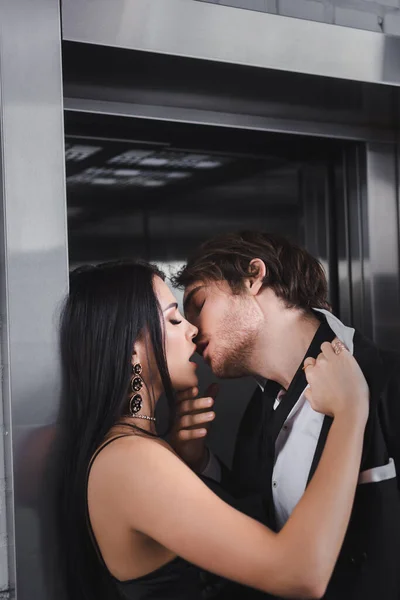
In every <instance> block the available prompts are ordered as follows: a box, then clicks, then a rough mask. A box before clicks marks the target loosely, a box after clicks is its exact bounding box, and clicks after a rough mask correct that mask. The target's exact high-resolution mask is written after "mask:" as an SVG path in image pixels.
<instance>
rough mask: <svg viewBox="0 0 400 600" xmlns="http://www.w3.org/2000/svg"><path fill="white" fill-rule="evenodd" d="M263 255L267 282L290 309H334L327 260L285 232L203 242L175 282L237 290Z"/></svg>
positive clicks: (231, 235)
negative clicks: (322, 261) (225, 285)
mask: <svg viewBox="0 0 400 600" xmlns="http://www.w3.org/2000/svg"><path fill="white" fill-rule="evenodd" d="M255 258H260V259H261V260H262V261H263V262H264V263H265V266H266V268H267V272H266V275H265V278H264V281H263V284H264V286H266V287H270V288H271V289H272V290H273V291H274V292H275V294H276V295H277V296H278V298H281V299H282V300H283V301H284V302H285V305H286V306H287V307H288V308H301V309H304V310H307V311H309V310H310V309H311V308H312V307H314V308H325V309H328V310H330V306H329V303H328V300H327V295H328V284H327V280H326V276H325V272H324V270H323V268H322V265H321V264H320V263H319V262H318V260H317V259H316V258H314V257H313V256H311V254H310V253H309V252H307V250H304V249H303V248H300V247H299V246H297V245H296V244H293V243H292V242H290V241H289V240H287V239H285V238H284V237H280V236H277V235H272V234H269V233H263V232H261V231H243V232H240V233H224V234H221V235H218V236H216V237H214V238H212V239H211V240H208V241H207V242H205V243H203V244H202V245H201V246H200V247H199V248H198V249H197V250H196V252H195V253H194V255H193V256H192V257H191V258H190V259H189V261H188V263H187V265H186V266H185V267H183V269H181V271H179V273H178V274H177V275H176V276H175V277H174V278H173V283H174V285H175V286H176V287H187V286H188V285H191V284H193V283H194V282H196V281H203V282H210V281H224V280H225V281H227V282H228V283H229V285H230V287H231V289H232V291H233V293H235V294H239V293H241V291H242V290H243V289H244V280H245V279H246V278H248V277H251V276H252V275H254V274H255V273H254V270H253V269H252V268H251V266H250V262H251V261H252V260H253V259H255Z"/></svg>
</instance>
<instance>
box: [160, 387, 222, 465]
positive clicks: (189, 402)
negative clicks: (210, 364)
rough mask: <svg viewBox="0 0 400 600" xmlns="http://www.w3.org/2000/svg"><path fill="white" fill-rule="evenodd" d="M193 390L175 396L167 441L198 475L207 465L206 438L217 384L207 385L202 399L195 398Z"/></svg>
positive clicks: (213, 414) (212, 417)
mask: <svg viewBox="0 0 400 600" xmlns="http://www.w3.org/2000/svg"><path fill="white" fill-rule="evenodd" d="M198 393H199V390H198V388H197V387H194V388H189V389H187V390H184V391H183V392H178V394H177V406H176V417H175V425H174V428H173V430H172V433H171V437H170V442H171V446H172V447H173V448H174V450H175V452H176V453H177V454H178V455H179V456H180V457H181V458H182V460H184V461H185V463H186V464H187V465H188V466H189V467H190V468H191V469H193V470H194V471H197V472H199V473H200V472H201V471H202V470H203V469H204V468H205V467H206V465H207V460H208V449H207V447H206V444H205V442H206V437H207V433H208V430H209V428H210V425H211V423H212V421H213V420H214V418H215V412H214V411H213V410H212V409H213V405H214V400H215V398H216V396H217V394H218V385H217V384H216V383H213V384H211V385H210V386H209V387H208V388H207V390H206V394H207V395H206V396H205V397H202V398H196V396H197V394H198Z"/></svg>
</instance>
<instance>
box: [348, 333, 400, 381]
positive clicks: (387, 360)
mask: <svg viewBox="0 0 400 600" xmlns="http://www.w3.org/2000/svg"><path fill="white" fill-rule="evenodd" d="M354 357H355V358H356V360H357V362H358V363H359V364H360V366H361V368H362V370H363V371H364V374H366V375H369V376H370V377H373V376H374V375H376V376H383V377H384V378H385V379H392V378H393V379H397V380H398V381H399V382H400V351H399V350H393V349H386V348H382V347H380V346H378V345H377V344H375V343H374V342H373V341H372V340H370V339H369V338H367V337H366V336H365V335H363V334H362V333H360V332H359V331H357V330H356V331H355V334H354ZM367 378H368V377H367Z"/></svg>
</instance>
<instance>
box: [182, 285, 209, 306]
mask: <svg viewBox="0 0 400 600" xmlns="http://www.w3.org/2000/svg"><path fill="white" fill-rule="evenodd" d="M203 287H204V285H198V286H197V287H195V288H193V289H192V290H190V292H189V293H188V295H187V296H186V298H185V300H184V302H183V310H184V311H186V310H187V307H188V306H189V304H190V301H191V299H192V298H193V296H194V295H195V294H196V293H197V292H198V291H199V290H201V288H203Z"/></svg>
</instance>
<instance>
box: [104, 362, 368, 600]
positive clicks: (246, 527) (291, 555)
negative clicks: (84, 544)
mask: <svg viewBox="0 0 400 600" xmlns="http://www.w3.org/2000/svg"><path fill="white" fill-rule="evenodd" d="M332 354H333V353H332ZM328 355H329V359H328V360H325V362H324V361H323V360H319V361H317V365H316V366H315V367H312V368H311V367H310V368H307V370H306V372H307V377H308V378H309V381H310V380H311V389H312V398H311V397H310V401H311V403H312V404H313V405H315V406H316V407H317V408H318V407H320V408H324V409H325V411H326V412H330V411H329V409H330V407H331V406H332V400H333V398H334V400H335V403H336V405H335V411H336V412H335V416H334V421H333V424H332V427H331V429H330V432H329V435H328V439H327V442H326V445H325V449H324V452H323V455H322V458H321V460H320V463H319V466H318V468H317V471H316V473H315V475H314V477H313V480H312V481H311V483H310V485H309V486H308V488H307V490H306V492H305V494H304V496H303V497H302V499H301V500H300V502H299V504H298V505H297V507H296V509H295V510H294V512H293V514H292V516H291V517H290V519H289V520H288V522H287V523H286V525H285V527H284V528H283V529H282V531H281V532H280V533H278V534H275V533H273V532H272V531H270V530H269V529H268V528H266V527H264V526H263V525H261V524H260V523H259V522H257V521H255V520H253V519H250V518H249V517H247V516H245V515H244V514H242V513H240V512H238V511H236V510H235V509H233V508H232V507H230V506H229V505H227V504H225V503H224V502H223V501H222V500H221V499H219V498H218V497H217V496H216V495H215V494H213V493H212V492H211V491H210V490H209V489H208V488H207V487H206V486H205V485H204V484H203V482H202V481H201V480H200V479H198V478H197V476H196V475H195V474H194V473H193V472H192V471H191V470H190V469H189V468H188V467H186V465H185V464H184V463H183V462H182V461H181V460H180V459H179V458H178V457H177V456H176V455H175V454H173V453H172V452H171V451H170V450H169V449H168V448H166V447H165V446H163V445H162V444H159V443H155V442H154V440H151V439H147V438H143V437H137V436H133V437H128V438H123V439H121V440H118V441H116V442H115V443H114V444H113V446H112V449H111V448H110V451H109V452H104V454H103V456H102V457H99V458H101V462H102V468H101V480H102V481H103V482H104V488H105V489H104V493H105V494H107V495H108V498H109V500H110V501H111V502H112V505H113V506H114V507H115V508H116V509H117V510H118V512H120V513H121V514H122V515H124V517H125V519H126V521H127V523H128V524H129V526H130V527H132V528H133V529H134V530H137V531H140V532H143V533H144V534H146V535H147V536H149V537H151V538H153V539H154V540H156V541H157V542H159V543H160V544H162V545H163V546H165V547H166V548H169V549H170V550H171V551H173V552H174V553H176V554H177V555H179V556H181V557H183V558H185V559H186V560H188V561H190V562H192V563H194V564H196V565H198V566H200V567H201V568H203V569H206V570H208V571H212V572H214V573H217V574H218V575H221V576H223V577H226V578H228V579H232V580H235V581H238V582H239V583H242V584H245V585H249V586H253V587H256V588H259V589H260V590H263V591H265V592H270V593H272V594H275V595H278V596H289V597H297V598H319V597H321V596H322V595H323V594H324V591H325V589H326V586H327V584H328V582H329V579H330V576H331V573H332V570H333V568H334V565H335V562H336V559H337V556H338V553H339V551H340V547H341V544H342V542H343V539H344V536H345V532H346V529H347V525H348V521H349V517H350V513H351V507H352V503H353V497H354V492H355V488H356V484H357V478H358V471H359V465H360V460H361V449H362V441H363V433H364V427H365V423H366V418H367V408H366V407H367V404H368V403H367V398H368V392H367V391H366V390H367V388H366V385H365V387H363V385H364V380H361V379H360V382H361V383H360V385H358V386H357V385H356V384H357V381H356V379H355V378H354V376H353V379H352V376H351V375H352V374H351V372H350V376H349V373H347V376H346V369H345V370H344V371H343V369H342V370H340V369H339V374H340V376H341V377H340V381H341V383H340V385H341V386H342V387H341V389H335V391H334V392H333V395H331V394H330V389H332V380H333V379H334V378H335V377H338V371H337V368H336V371H335V368H332V365H330V366H329V361H331V362H332V360H333V362H334V363H336V367H337V366H338V363H337V358H338V357H336V358H335V359H332V356H331V355H330V352H328ZM339 358H340V357H339ZM351 360H352V361H354V359H351ZM346 361H349V359H348V357H346V359H344V361H343V359H342V361H341V362H342V363H343V362H344V365H345V367H346ZM354 363H355V361H354ZM327 365H328V366H327ZM352 368H354V364H352ZM353 375H354V374H353ZM346 377H347V378H346ZM346 381H347V383H348V384H349V385H347V387H346ZM343 382H344V383H343ZM321 394H322V396H321ZM133 465H134V466H133ZM93 475H94V473H93ZM98 485H99V484H98V483H97V484H96V489H99V488H98Z"/></svg>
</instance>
